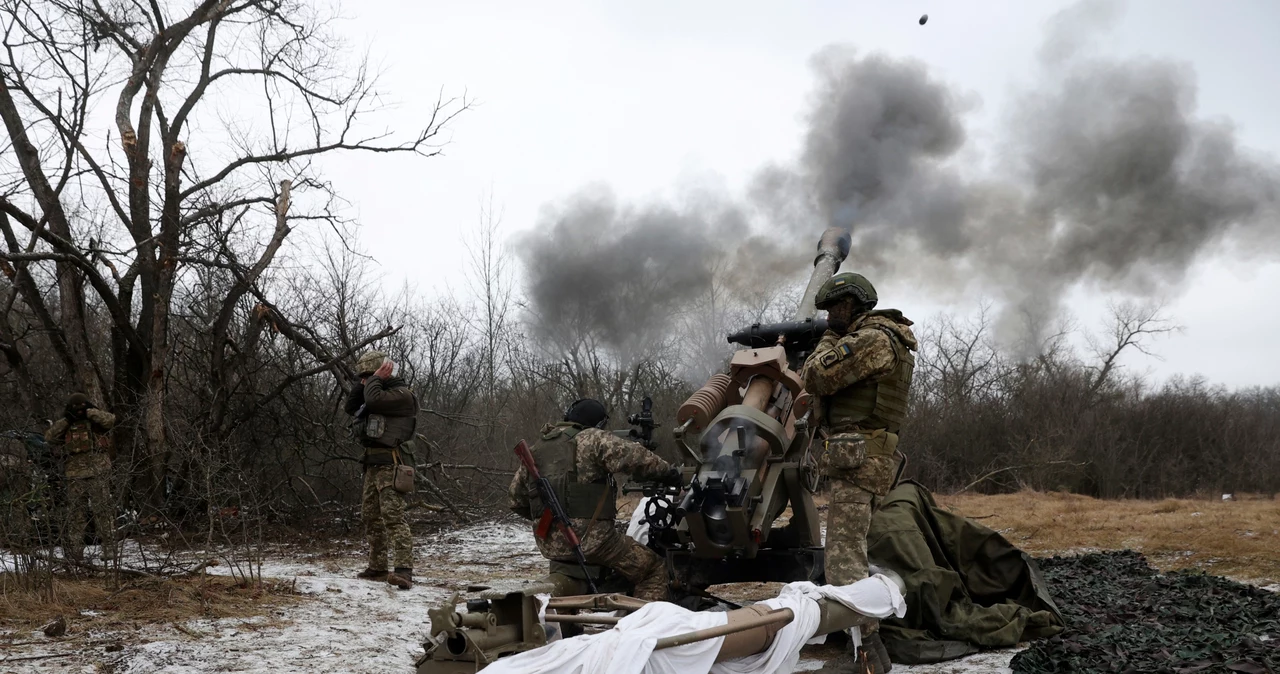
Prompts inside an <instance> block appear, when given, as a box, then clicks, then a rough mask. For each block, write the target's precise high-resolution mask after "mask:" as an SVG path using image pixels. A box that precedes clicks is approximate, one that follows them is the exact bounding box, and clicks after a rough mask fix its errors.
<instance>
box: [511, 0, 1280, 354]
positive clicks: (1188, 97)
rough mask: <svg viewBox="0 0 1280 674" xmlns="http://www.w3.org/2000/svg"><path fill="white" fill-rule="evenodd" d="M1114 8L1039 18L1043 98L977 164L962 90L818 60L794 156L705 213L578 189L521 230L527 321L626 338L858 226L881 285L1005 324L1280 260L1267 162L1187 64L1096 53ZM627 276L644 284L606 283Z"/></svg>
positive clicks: (883, 67) (894, 62)
mask: <svg viewBox="0 0 1280 674" xmlns="http://www.w3.org/2000/svg"><path fill="white" fill-rule="evenodd" d="M1119 14H1120V5H1118V4H1116V3H1112V2H1102V1H1089V2H1083V3H1080V4H1078V5H1076V6H1073V7H1071V8H1069V9H1067V10H1065V11H1064V12H1062V13H1061V14H1059V15H1058V16H1057V17H1055V18H1054V19H1053V20H1052V21H1051V22H1050V24H1049V26H1048V30H1047V32H1046V36H1045V39H1044V42H1043V44H1042V47H1041V50H1040V54H1039V56H1040V63H1039V71H1040V72H1039V73H1038V75H1037V78H1036V80H1035V84H1034V86H1031V87H1028V88H1025V89H1024V90H1022V91H1021V92H1020V93H1019V95H1018V96H1017V97H1016V98H1015V99H1014V102H1013V104H1012V105H1011V106H1010V108H1009V109H1007V110H1004V111H1001V112H1002V113H1003V114H1002V115H1001V117H1002V118H1003V123H1002V125H1001V130H1002V133H1003V137H1002V138H1000V139H999V141H998V142H997V143H996V145H995V147H993V148H982V149H984V150H995V151H997V154H998V155H999V156H1000V157H1001V158H1002V161H1001V162H1000V163H999V164H998V165H997V166H996V168H994V169H991V170H988V171H980V170H979V169H978V168H977V167H975V166H973V165H972V162H967V161H966V158H967V157H969V156H970V155H971V153H972V152H973V151H974V150H975V148H973V147H971V144H970V142H969V140H968V139H969V136H968V135H967V134H966V127H965V123H964V116H965V114H966V113H967V112H968V111H969V109H970V107H971V106H970V104H969V101H970V97H969V96H967V95H966V94H965V93H964V92H960V91H957V90H954V89H953V88H951V87H950V86H948V85H947V84H946V83H944V82H942V81H940V80H938V79H936V78H935V77H933V76H932V75H931V74H930V73H929V72H928V70H927V68H926V67H925V66H924V65H923V64H921V63H919V62H916V61H914V60H911V59H899V58H892V57H889V56H885V55H881V54H868V55H861V54H859V53H857V52H856V51H855V50H853V49H851V48H848V47H830V48H827V49H824V50H822V51H821V52H819V53H818V54H817V55H815V57H814V58H813V60H812V67H813V71H814V74H815V77H816V87H815V90H814V94H813V98H812V100H811V102H810V105H809V111H808V116H807V128H806V129H805V136H804V143H803V149H802V151H801V153H800V155H799V156H798V157H797V158H795V159H794V160H792V161H790V162H783V163H777V164H774V165H771V166H767V167H763V168H761V169H760V170H759V172H758V174H757V175H756V177H755V179H754V181H753V182H752V184H751V185H750V188H749V190H748V194H747V197H746V198H744V199H742V200H741V203H738V202H735V201H734V200H732V199H729V198H727V197H725V198H724V199H723V200H721V201H720V202H719V203H718V204H716V206H715V207H714V208H705V207H704V208H702V209H700V210H699V209H691V208H685V207H674V206H667V205H660V204H649V205H646V206H642V207H638V208H622V207H619V206H618V205H617V204H615V203H612V202H608V203H604V202H600V201H598V200H596V201H593V200H591V199H585V200H584V199H583V198H582V197H575V198H574V199H571V200H570V201H569V202H568V203H567V204H565V205H563V206H562V207H561V208H560V209H559V210H558V211H557V213H558V215H557V216H556V217H552V218H549V219H544V222H542V223H540V226H539V227H538V228H537V229H536V230H535V231H534V232H533V233H532V234H531V235H530V237H529V239H528V240H527V245H528V248H529V254H527V255H526V258H525V262H526V270H527V272H528V273H529V276H530V280H531V288H532V294H531V299H532V300H533V304H534V307H535V309H536V310H537V311H538V312H539V313H540V314H541V315H543V316H544V317H555V316H562V315H566V314H572V315H573V316H574V317H575V319H576V320H585V321H588V322H592V323H593V324H594V325H595V327H596V328H598V330H599V331H600V333H601V334H604V335H610V337H609V338H608V339H609V341H610V343H611V344H621V343H622V342H625V341H626V335H627V332H628V329H629V328H628V326H632V325H635V324H636V322H638V321H656V323H657V324H662V319H661V318H660V317H659V316H660V315H661V314H663V313H664V312H666V311H668V310H669V309H670V306H671V303H672V302H673V300H674V299H675V298H676V297H678V296H679V295H681V294H682V293H687V292H690V291H697V290H699V289H701V290H706V289H707V288H709V287H710V284H711V283H712V279H713V278H716V274H717V273H719V271H718V269H717V268H716V267H715V266H714V264H720V265H723V261H724V260H732V259H734V256H735V255H746V254H748V252H749V253H750V255H751V258H750V259H751V260H752V261H753V263H754V264H755V265H757V266H759V267H760V268H762V269H768V270H771V273H769V274H760V275H758V276H750V275H748V276H746V277H745V282H746V283H747V284H748V285H750V283H752V282H754V283H755V284H756V286H755V287H756V288H757V289H758V288H759V285H760V284H761V283H777V282H783V281H782V280H783V279H784V278H785V274H786V273H787V272H786V271H784V270H789V271H790V272H791V273H793V274H795V275H799V276H803V275H804V274H806V273H807V270H808V262H809V261H810V260H811V259H812V258H811V255H812V252H811V251H812V246H813V243H814V242H816V240H817V235H818V233H819V232H820V231H821V230H822V229H823V228H825V227H827V226H832V225H834V226H839V227H843V228H846V229H848V230H850V231H851V233H852V236H853V252H852V254H851V256H850V259H849V260H848V261H846V263H845V268H846V269H850V268H855V269H858V270H859V271H862V272H864V273H866V274H868V275H869V276H871V277H872V278H873V280H874V281H875V282H876V283H877V284H879V285H884V284H892V283H896V282H912V283H914V284H917V285H923V286H924V287H926V288H931V289H934V290H936V291H938V292H939V293H948V294H951V295H952V296H954V294H956V293H959V292H981V293H984V294H986V293H991V294H995V295H996V296H997V297H1000V298H1001V299H1003V300H1004V306H1005V316H1004V318H1003V322H1004V324H1005V327H1010V326H1011V325H1013V324H1014V323H1016V322H1019V321H1021V320H1022V319H1021V318H1018V317H1023V318H1030V319H1031V320H1030V321H1029V324H1030V325H1029V329H1031V330H1032V331H1034V330H1036V329H1037V328H1036V327H1035V326H1036V325H1043V324H1045V323H1046V320H1047V316H1048V315H1049V314H1052V313H1053V311H1054V309H1055V308H1056V307H1057V306H1058V305H1059V303H1060V302H1061V301H1062V297H1063V296H1064V295H1065V293H1066V292H1067V291H1068V290H1070V289H1071V288H1072V287H1075V286H1076V285H1079V284H1095V285H1096V287H1098V288H1101V289H1104V290H1116V291H1125V292H1130V293H1145V294H1156V293H1161V292H1166V291H1167V290H1168V289H1170V288H1176V286H1177V285H1178V284H1179V283H1181V282H1182V281H1183V279H1184V276H1185V273H1186V270H1187V269H1188V267H1189V266H1191V264H1192V263H1193V262H1195V261H1196V260H1197V259H1199V258H1200V257H1202V256H1203V255H1205V254H1207V253H1209V252H1211V251H1212V250H1214V249H1215V247H1216V246H1218V245H1220V244H1230V243H1232V242H1239V241H1248V242H1249V243H1250V246H1249V248H1250V249H1251V250H1253V251H1257V254H1266V251H1268V250H1276V246H1275V244H1276V243H1280V240H1278V239H1280V227H1276V226H1275V224H1274V223H1275V219H1276V216H1277V211H1278V210H1280V209H1277V204H1278V203H1280V169H1278V168H1277V164H1276V162H1275V161H1274V160H1272V159H1271V158H1265V157H1257V156H1253V155H1252V154H1250V153H1249V152H1247V151H1245V150H1244V149H1243V148H1241V147H1240V144H1239V142H1238V140H1237V139H1236V135H1235V130H1234V129H1233V128H1232V126H1231V125H1230V123H1228V122H1223V121H1211V120H1206V119H1203V118H1201V117H1199V116H1197V111H1196V94H1197V88H1196V81H1195V75H1194V73H1193V72H1192V71H1191V70H1190V69H1189V68H1188V67H1186V66H1183V65H1180V64H1178V63H1174V62H1171V61H1167V60H1159V59H1151V58H1131V59H1119V58H1107V57H1103V56H1100V55H1097V54H1096V53H1094V51H1093V50H1092V47H1091V44H1092V41H1093V40H1096V39H1097V37H1098V36H1099V35H1101V34H1103V32H1104V31H1105V29H1106V27H1107V25H1108V24H1109V23H1110V22H1111V21H1113V20H1114V19H1115V18H1116V17H1117V16H1118V15H1119ZM704 206H705V204H704ZM752 237H755V238H752ZM747 241H750V243H749V244H747V243H745V242H747ZM744 251H745V252H744ZM713 263H714V264H713ZM619 274H621V275H624V276H626V277H627V278H628V279H634V281H627V283H632V282H634V283H637V284H639V285H638V286H637V288H644V289H646V290H645V292H644V293H640V292H638V291H637V290H635V289H629V286H627V287H624V286H620V285H618V282H616V281H613V280H610V278H608V277H610V276H611V275H619ZM641 279H644V280H641ZM588 316H589V318H588ZM1022 327H1023V328H1028V325H1023V326H1022ZM1024 337H1026V338H1029V339H1031V340H1034V339H1035V338H1036V337H1038V335H1034V334H1032V335H1024Z"/></svg>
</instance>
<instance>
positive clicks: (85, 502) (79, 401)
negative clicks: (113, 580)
mask: <svg viewBox="0 0 1280 674" xmlns="http://www.w3.org/2000/svg"><path fill="white" fill-rule="evenodd" d="M115 425H116V416H115V415H114V414H112V413H110V412H105V411H103V410H100V409H98V408H97V406H95V405H94V404H93V403H92V402H90V401H89V397H88V396H86V395H85V394H83V393H72V394H71V396H70V397H69V398H67V405H66V408H65V410H64V412H63V416H62V418H61V419H58V420H57V421H55V422H54V423H53V425H52V426H50V427H49V430H47V431H45V434H44V439H45V442H47V443H48V444H50V445H51V446H52V447H53V448H54V450H53V451H54V452H55V453H58V454H61V455H62V456H63V477H64V478H66V490H67V492H66V494H67V511H66V512H67V527H66V531H65V535H64V536H63V538H64V540H65V543H66V546H67V547H66V551H67V556H68V557H70V558H71V559H75V560H77V561H79V560H81V559H82V556H83V553H84V530H85V525H86V524H87V523H88V517H89V514H90V513H92V515H93V526H94V528H95V529H97V532H98V539H99V540H100V541H101V542H102V559H103V560H104V561H106V560H111V559H115V556H116V550H115V501H114V500H113V499H112V498H111V449H112V447H111V429H112V428H114V427H115Z"/></svg>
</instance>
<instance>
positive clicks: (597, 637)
mask: <svg viewBox="0 0 1280 674" xmlns="http://www.w3.org/2000/svg"><path fill="white" fill-rule="evenodd" d="M823 597H826V598H828V599H832V600H834V601H838V602H840V603H841V604H844V605H845V606H848V607H849V608H851V609H853V610H855V611H858V612H860V613H863V614H865V615H869V616H874V617H876V618H887V617H889V616H891V615H893V616H897V617H899V618H901V617H902V616H904V615H906V612H907V606H906V602H905V600H904V599H903V597H902V593H901V592H900V591H899V590H898V586H897V585H895V584H894V583H893V581H891V580H889V579H888V578H886V577H885V576H882V575H879V574H877V575H874V576H872V577H870V578H866V579H863V580H860V581H858V582H856V583H854V584H853V585H846V586H843V587H834V586H831V585H823V586H821V587H819V586H817V585H814V584H813V583H808V582H803V583H791V584H789V585H787V586H785V587H784V588H782V592H781V593H780V594H779V595H778V597H777V598H775V599H769V600H767V601H765V602H763V603H764V604H765V605H766V606H768V607H770V608H771V609H778V608H789V609H791V611H792V612H793V613H794V614H795V619H794V620H792V621H791V622H790V623H789V624H787V625H786V626H785V627H783V628H782V630H781V631H779V632H778V635H777V637H775V638H774V640H773V644H772V645H771V646H770V648H769V650H768V651H766V652H764V653H757V654H755V655H751V656H748V657H745V658H741V659H738V660H729V661H726V662H720V663H717V662H715V659H716V654H717V653H719V652H720V645H721V644H722V643H723V642H724V637H719V638H716V639H708V640H706V641H699V642H696V643H692V644H687V645H684V646H680V647H678V648H667V649H664V650H661V651H655V650H653V646H654V644H655V643H657V640H658V639H659V638H661V637H668V636H675V635H677V634H683V633H685V632H692V631H694V630H700V629H706V628H708V627H715V626H717V625H723V624H724V623H725V621H726V620H727V617H726V614H725V613H722V612H693V611H689V610H686V609H683V608H681V607H679V606H676V605H675V604H670V603H667V602H653V603H650V604H647V605H645V606H644V607H643V608H641V609H640V610H639V611H636V612H635V613H632V614H631V615H629V616H627V617H625V618H623V619H622V620H620V621H619V622H618V624H617V625H615V626H614V627H613V629H610V630H608V631H606V632H601V633H599V634H587V635H583V636H579V637H574V638H572V639H561V640H559V641H555V642H553V643H550V644H547V645H546V646H543V647H542V648H538V649H535V650H532V651H526V652H524V653H519V654H517V655H512V656H509V657H506V658H502V659H500V660H498V661H497V662H495V663H494V664H492V665H489V666H488V667H486V668H485V671H486V672H488V673H489V674H541V673H542V672H565V673H566V674H591V673H594V672H617V673H618V674H705V673H708V672H709V673H712V674H747V673H748V672H749V673H751V674H786V673H789V672H792V671H794V670H795V666H796V663H797V662H799V660H800V649H801V648H802V647H803V646H804V645H805V643H807V642H808V641H810V640H811V639H813V636H814V633H815V632H816V631H817V629H818V620H819V617H820V613H821V611H820V610H819V608H818V600H819V599H821V598H823Z"/></svg>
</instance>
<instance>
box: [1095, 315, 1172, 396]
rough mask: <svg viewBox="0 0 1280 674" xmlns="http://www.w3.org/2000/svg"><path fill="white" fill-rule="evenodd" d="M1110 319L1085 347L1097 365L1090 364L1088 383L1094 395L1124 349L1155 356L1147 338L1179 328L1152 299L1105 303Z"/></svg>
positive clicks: (1104, 384) (1157, 356)
mask: <svg viewBox="0 0 1280 674" xmlns="http://www.w3.org/2000/svg"><path fill="white" fill-rule="evenodd" d="M1108 308H1109V310H1110V318H1109V320H1108V321H1107V326H1106V328H1105V333H1104V334H1103V335H1102V336H1090V337H1089V346H1090V350H1091V351H1092V353H1093V356H1094V358H1095V359H1096V360H1097V361H1098V362H1097V365H1094V366H1092V367H1090V370H1091V371H1092V372H1093V373H1094V374H1093V379H1092V381H1091V382H1090V384H1089V392H1090V394H1096V393H1097V392H1098V391H1100V390H1101V389H1102V388H1103V387H1104V386H1106V385H1107V384H1109V383H1111V380H1112V377H1113V373H1114V371H1115V370H1116V369H1117V368H1118V367H1119V362H1118V359H1119V358H1120V356H1121V354H1123V353H1124V352H1125V351H1127V350H1130V349H1132V350H1134V351H1137V352H1138V353H1141V354H1143V355H1145V356H1150V357H1152V358H1159V357H1160V356H1159V355H1157V354H1155V353H1154V352H1152V351H1151V350H1150V348H1149V346H1148V345H1149V343H1150V340H1151V338H1153V337H1157V336H1160V335H1167V334H1169V333H1172V332H1181V331H1182V327H1181V326H1179V325H1176V324H1175V323H1173V321H1172V320H1170V319H1169V318H1168V317H1167V316H1166V315H1165V313H1164V305H1163V304H1161V303H1156V302H1145V303H1136V302H1128V301H1126V302H1120V303H1115V302H1111V303H1108Z"/></svg>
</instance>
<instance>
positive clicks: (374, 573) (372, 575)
mask: <svg viewBox="0 0 1280 674" xmlns="http://www.w3.org/2000/svg"><path fill="white" fill-rule="evenodd" d="M356 578H362V579H364V580H386V579H387V570H386V569H382V570H381V571H379V570H378V569H375V568H372V567H370V568H368V569H365V570H364V571H361V572H360V573H357V574H356Z"/></svg>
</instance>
